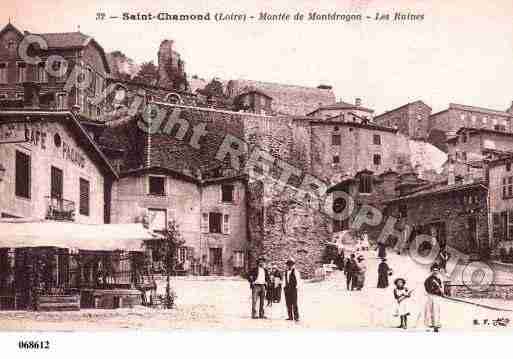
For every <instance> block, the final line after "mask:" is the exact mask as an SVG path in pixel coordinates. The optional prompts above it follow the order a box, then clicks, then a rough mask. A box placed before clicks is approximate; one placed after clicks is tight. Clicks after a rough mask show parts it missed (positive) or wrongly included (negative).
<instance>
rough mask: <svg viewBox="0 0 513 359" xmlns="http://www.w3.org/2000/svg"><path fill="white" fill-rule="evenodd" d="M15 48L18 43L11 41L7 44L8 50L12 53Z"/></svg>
mask: <svg viewBox="0 0 513 359" xmlns="http://www.w3.org/2000/svg"><path fill="white" fill-rule="evenodd" d="M15 48H16V41H14V40H9V42H8V43H7V49H8V50H10V51H13V50H14V49H15Z"/></svg>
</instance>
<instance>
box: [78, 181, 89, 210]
mask: <svg viewBox="0 0 513 359" xmlns="http://www.w3.org/2000/svg"><path fill="white" fill-rule="evenodd" d="M89 191H90V188H89V181H86V180H85V179H83V178H81V179H80V214H81V215H83V216H89Z"/></svg>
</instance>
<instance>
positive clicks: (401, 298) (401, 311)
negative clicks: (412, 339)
mask: <svg viewBox="0 0 513 359" xmlns="http://www.w3.org/2000/svg"><path fill="white" fill-rule="evenodd" d="M394 284H395V288H394V299H395V301H396V313H397V315H398V316H399V317H400V318H401V325H399V326H398V328H402V329H407V328H408V316H409V315H410V311H409V308H408V301H409V298H410V297H411V292H410V291H409V290H408V288H406V280H404V279H403V278H397V279H396V280H395V281H394Z"/></svg>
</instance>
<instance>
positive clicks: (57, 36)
mask: <svg viewBox="0 0 513 359" xmlns="http://www.w3.org/2000/svg"><path fill="white" fill-rule="evenodd" d="M39 35H41V36H42V37H43V38H44V39H45V40H46V41H47V43H48V47H49V48H53V49H67V48H77V47H83V46H85V45H87V43H88V42H89V41H90V40H91V39H92V38H91V37H90V36H87V35H85V34H82V33H81V32H62V33H48V34H39Z"/></svg>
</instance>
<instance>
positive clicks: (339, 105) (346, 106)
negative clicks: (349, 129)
mask: <svg viewBox="0 0 513 359" xmlns="http://www.w3.org/2000/svg"><path fill="white" fill-rule="evenodd" d="M319 110H360V111H366V112H374V110H371V109H370V108H367V107H363V106H358V105H355V104H351V103H347V102H344V101H338V102H335V103H332V104H328V105H323V106H319V107H318V108H317V109H315V111H312V112H311V113H314V112H317V111H319Z"/></svg>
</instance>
